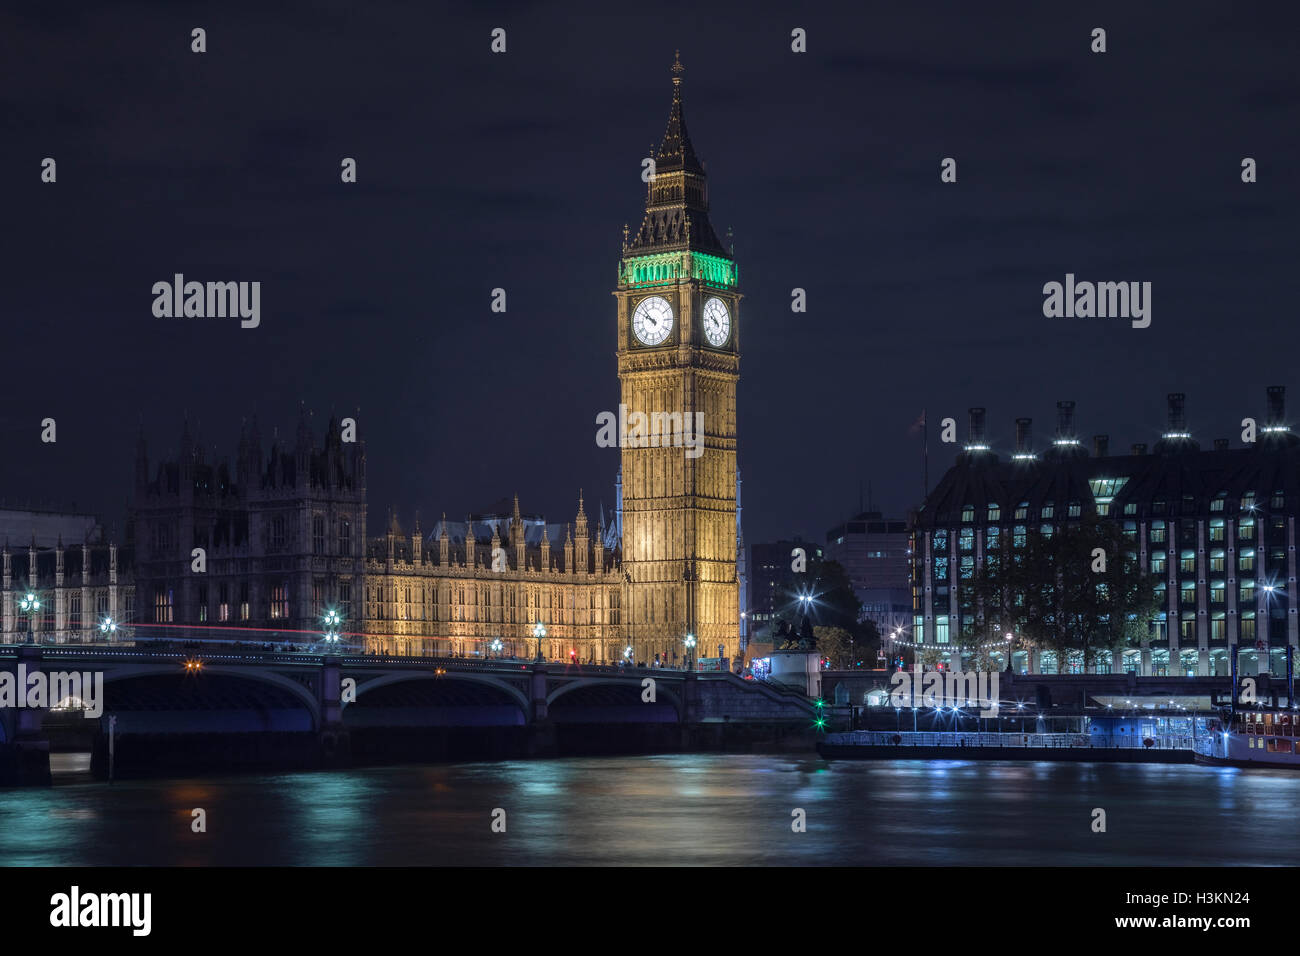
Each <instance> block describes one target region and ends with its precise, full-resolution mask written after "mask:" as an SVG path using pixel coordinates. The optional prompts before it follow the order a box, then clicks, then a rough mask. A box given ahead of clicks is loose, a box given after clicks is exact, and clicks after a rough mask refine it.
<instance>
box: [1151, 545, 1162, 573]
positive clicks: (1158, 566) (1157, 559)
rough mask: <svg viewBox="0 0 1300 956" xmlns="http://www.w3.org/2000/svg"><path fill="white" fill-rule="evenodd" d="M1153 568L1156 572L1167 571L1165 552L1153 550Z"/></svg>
mask: <svg viewBox="0 0 1300 956" xmlns="http://www.w3.org/2000/svg"><path fill="white" fill-rule="evenodd" d="M1151 570H1152V572H1153V573H1155V574H1164V573H1165V553H1164V552H1163V551H1152V552H1151Z"/></svg>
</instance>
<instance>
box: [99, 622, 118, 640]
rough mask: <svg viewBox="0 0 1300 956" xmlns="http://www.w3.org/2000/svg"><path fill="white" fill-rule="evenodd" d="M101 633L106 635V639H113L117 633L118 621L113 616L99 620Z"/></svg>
mask: <svg viewBox="0 0 1300 956" xmlns="http://www.w3.org/2000/svg"><path fill="white" fill-rule="evenodd" d="M99 633H101V634H103V635H104V640H106V641H111V640H112V639H113V635H114V634H116V633H117V622H116V621H115V620H113V619H112V618H111V617H106V618H104V619H103V620H102V621H100V622H99Z"/></svg>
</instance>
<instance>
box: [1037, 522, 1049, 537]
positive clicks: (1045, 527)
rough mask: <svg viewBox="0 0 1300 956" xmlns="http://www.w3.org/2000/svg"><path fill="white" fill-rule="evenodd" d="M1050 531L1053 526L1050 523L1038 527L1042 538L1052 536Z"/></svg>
mask: <svg viewBox="0 0 1300 956" xmlns="http://www.w3.org/2000/svg"><path fill="white" fill-rule="evenodd" d="M1052 531H1053V528H1052V526H1051V525H1050V524H1045V525H1041V526H1040V527H1039V529H1038V533H1039V534H1041V535H1042V536H1043V537H1044V538H1050V537H1051V536H1052Z"/></svg>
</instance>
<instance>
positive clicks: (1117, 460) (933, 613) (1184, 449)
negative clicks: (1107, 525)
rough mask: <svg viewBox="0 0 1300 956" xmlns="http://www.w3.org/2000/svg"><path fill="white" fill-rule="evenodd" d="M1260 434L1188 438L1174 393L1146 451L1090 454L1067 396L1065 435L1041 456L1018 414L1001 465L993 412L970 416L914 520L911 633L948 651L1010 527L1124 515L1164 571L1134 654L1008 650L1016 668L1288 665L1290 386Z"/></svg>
mask: <svg viewBox="0 0 1300 956" xmlns="http://www.w3.org/2000/svg"><path fill="white" fill-rule="evenodd" d="M1267 399H1268V404H1267V413H1266V415H1265V417H1264V418H1263V420H1261V421H1260V422H1259V424H1258V429H1257V433H1256V434H1255V435H1253V436H1251V437H1254V438H1255V441H1253V442H1248V443H1243V444H1242V445H1240V446H1238V447H1231V442H1229V441H1228V440H1227V439H1217V440H1215V442H1214V443H1213V446H1212V447H1211V448H1208V449H1206V448H1202V447H1201V446H1200V445H1199V444H1198V443H1197V442H1196V441H1195V440H1194V439H1193V437H1192V434H1191V432H1190V431H1189V429H1188V426H1187V422H1186V416H1185V413H1184V396H1183V395H1182V394H1171V395H1170V396H1169V397H1168V427H1167V429H1166V431H1165V433H1164V434H1163V435H1162V437H1161V439H1160V440H1159V441H1158V442H1156V443H1155V445H1154V447H1153V448H1152V449H1151V450H1150V452H1148V450H1147V447H1146V446H1145V445H1143V444H1138V445H1134V446H1132V448H1131V449H1130V452H1129V454H1126V455H1125V454H1121V455H1115V454H1111V452H1110V448H1109V438H1108V437H1107V436H1106V435H1097V436H1095V437H1094V438H1093V441H1092V451H1091V454H1090V453H1089V451H1088V449H1087V448H1086V447H1085V445H1084V442H1083V441H1082V440H1081V439H1080V438H1079V436H1078V435H1077V433H1076V431H1077V430H1076V428H1075V424H1074V403H1073V402H1060V403H1058V405H1057V410H1058V420H1057V429H1056V434H1055V436H1054V437H1053V439H1052V441H1051V443H1050V445H1049V446H1048V447H1047V448H1045V449H1044V450H1043V451H1042V452H1041V453H1037V452H1035V451H1034V449H1033V448H1032V446H1031V422H1030V420H1029V419H1025V418H1022V419H1018V420H1017V422H1016V447H1015V450H1014V452H1013V453H1012V454H1011V456H1010V457H1009V458H1007V459H1003V458H1000V457H999V456H998V455H996V454H995V453H994V451H993V450H992V448H991V447H990V445H989V444H988V442H987V441H986V438H985V432H984V409H982V408H974V409H971V410H970V426H969V438H968V441H967V443H966V445H965V449H964V451H963V452H961V453H960V454H959V455H958V459H957V462H956V464H955V465H954V466H953V467H952V468H950V469H949V470H948V472H947V473H946V474H945V475H944V476H943V479H942V480H941V481H940V482H939V484H938V485H937V487H936V488H935V489H934V491H933V492H932V493H931V494H930V495H929V496H928V497H927V498H926V500H925V503H924V505H923V506H922V507H921V508H920V510H919V511H918V512H916V514H915V515H914V518H913V537H912V550H913V555H912V592H913V593H912V598H913V618H912V627H911V628H910V632H909V633H908V635H907V637H908V639H909V640H910V641H911V642H912V643H914V644H919V645H921V646H922V647H926V646H933V647H936V648H937V649H939V650H943V649H945V648H947V647H951V646H952V645H953V644H954V643H955V641H956V637H957V634H958V633H959V631H958V628H959V627H961V626H963V624H969V623H971V621H972V620H973V616H972V613H971V611H970V609H969V604H968V602H964V601H963V600H962V582H963V581H964V580H967V579H969V578H970V577H971V575H972V574H973V573H974V571H975V569H977V568H978V567H980V566H981V565H982V563H983V561H984V558H985V554H986V553H987V552H989V551H990V550H991V549H993V548H995V547H997V546H998V544H999V542H1000V541H1004V540H1007V538H1008V536H1009V539H1010V541H1011V542H1012V547H1022V546H1024V541H1025V540H1026V536H1027V535H1031V534H1043V533H1052V531H1053V529H1054V528H1057V527H1060V526H1061V524H1062V523H1068V522H1071V521H1079V520H1081V519H1083V518H1087V517H1091V516H1098V517H1101V518H1104V519H1107V520H1110V521H1114V522H1117V523H1118V524H1119V526H1120V529H1121V531H1122V533H1123V537H1124V539H1125V540H1126V541H1128V542H1130V544H1131V548H1132V551H1131V552H1130V554H1132V555H1135V556H1136V557H1137V559H1138V561H1139V562H1140V567H1141V568H1142V569H1143V570H1144V571H1148V572H1152V573H1155V574H1158V575H1160V583H1159V586H1158V590H1159V594H1160V599H1161V608H1162V610H1161V611H1160V612H1159V613H1158V614H1157V615H1156V616H1155V618H1154V619H1153V620H1152V621H1150V622H1149V637H1148V639H1146V640H1144V641H1142V643H1141V646H1140V647H1134V648H1129V649H1122V650H1119V651H1115V652H1113V653H1105V654H1102V655H1099V656H1098V657H1097V658H1096V659H1094V660H1091V661H1084V660H1081V659H1077V658H1076V659H1073V660H1061V661H1057V660H1055V659H1053V655H1051V654H1049V653H1047V652H1041V653H1040V652H1038V651H1036V650H1034V649H1032V648H1029V649H1025V650H1019V651H1016V652H1015V653H1014V654H1013V661H1012V666H1013V667H1014V668H1015V669H1016V670H1021V669H1028V670H1030V671H1031V672H1044V673H1052V672H1061V671H1083V670H1088V671H1094V670H1095V671H1097V672H1102V673H1107V672H1118V671H1122V670H1132V671H1136V672H1138V673H1140V674H1143V675H1172V674H1177V675H1209V674H1216V675H1219V674H1227V673H1229V668H1230V662H1229V653H1230V649H1231V648H1232V647H1234V646H1235V647H1236V648H1237V649H1238V654H1239V658H1238V660H1239V666H1240V668H1241V673H1265V672H1271V673H1273V674H1275V675H1283V674H1285V673H1286V655H1287V648H1288V647H1290V648H1292V649H1294V648H1296V646H1297V638H1298V637H1300V630H1298V627H1297V625H1298V623H1300V622H1298V621H1297V617H1296V608H1297V602H1296V593H1295V589H1296V551H1295V545H1296V515H1297V513H1298V512H1300V438H1297V436H1296V435H1295V434H1294V433H1293V432H1292V430H1291V429H1290V427H1289V426H1288V425H1287V423H1286V415H1285V389H1284V388H1283V387H1282V386H1274V387H1271V388H1269V389H1268V395H1267Z"/></svg>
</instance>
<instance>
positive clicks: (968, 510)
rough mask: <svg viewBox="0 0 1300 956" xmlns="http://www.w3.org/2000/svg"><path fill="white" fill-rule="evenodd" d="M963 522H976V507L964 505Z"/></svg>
mask: <svg viewBox="0 0 1300 956" xmlns="http://www.w3.org/2000/svg"><path fill="white" fill-rule="evenodd" d="M961 520H962V521H974V520H975V506H974V505H962V507H961Z"/></svg>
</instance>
